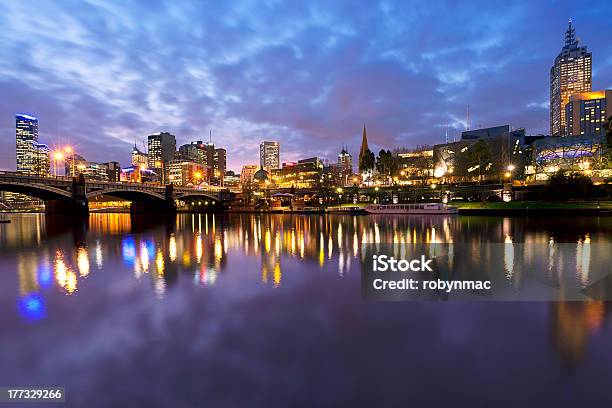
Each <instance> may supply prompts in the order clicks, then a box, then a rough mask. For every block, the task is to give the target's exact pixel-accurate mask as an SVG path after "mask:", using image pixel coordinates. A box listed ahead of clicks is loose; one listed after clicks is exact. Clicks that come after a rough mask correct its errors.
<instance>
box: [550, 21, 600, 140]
mask: <svg viewBox="0 0 612 408" xmlns="http://www.w3.org/2000/svg"><path fill="white" fill-rule="evenodd" d="M590 91H591V53H590V52H587V48H586V47H580V46H578V40H577V39H576V31H575V30H574V28H573V27H572V20H570V21H569V27H568V28H567V31H566V32H565V45H564V46H563V48H562V49H561V52H560V53H559V55H558V56H557V58H555V62H554V65H553V66H552V67H551V68H550V134H551V135H553V136H561V135H565V134H566V130H567V121H566V117H565V115H566V110H565V106H566V105H567V103H568V102H569V99H570V95H572V94H576V93H581V92H590Z"/></svg>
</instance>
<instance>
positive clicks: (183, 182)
mask: <svg viewBox="0 0 612 408" xmlns="http://www.w3.org/2000/svg"><path fill="white" fill-rule="evenodd" d="M166 171H167V173H168V180H167V181H168V183H170V184H174V185H177V186H187V185H193V184H199V183H200V182H202V181H203V178H204V166H202V165H201V164H200V163H196V162H192V161H187V160H181V159H176V160H170V161H169V162H168V164H167V166H166Z"/></svg>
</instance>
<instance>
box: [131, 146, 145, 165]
mask: <svg viewBox="0 0 612 408" xmlns="http://www.w3.org/2000/svg"><path fill="white" fill-rule="evenodd" d="M148 165H149V155H148V154H146V153H143V152H141V151H140V150H138V148H137V147H136V144H134V148H133V149H132V166H134V167H135V168H142V167H143V166H144V167H145V168H146V167H147V166H148Z"/></svg>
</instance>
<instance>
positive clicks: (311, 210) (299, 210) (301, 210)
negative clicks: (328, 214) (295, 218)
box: [283, 207, 323, 214]
mask: <svg viewBox="0 0 612 408" xmlns="http://www.w3.org/2000/svg"><path fill="white" fill-rule="evenodd" d="M322 212H323V210H322V209H321V208H319V207H293V208H283V213H284V214H318V213H322Z"/></svg>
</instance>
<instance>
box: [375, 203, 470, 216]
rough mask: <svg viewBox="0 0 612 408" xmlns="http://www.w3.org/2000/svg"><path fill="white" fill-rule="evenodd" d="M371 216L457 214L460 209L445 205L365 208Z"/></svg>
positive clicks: (384, 205)
mask: <svg viewBox="0 0 612 408" xmlns="http://www.w3.org/2000/svg"><path fill="white" fill-rule="evenodd" d="M365 210H366V211H367V212H368V213H370V214H446V215H447V214H457V213H458V212H459V209H458V208H457V207H452V206H450V205H446V204H443V203H426V204H370V205H367V206H366V207H365Z"/></svg>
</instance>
